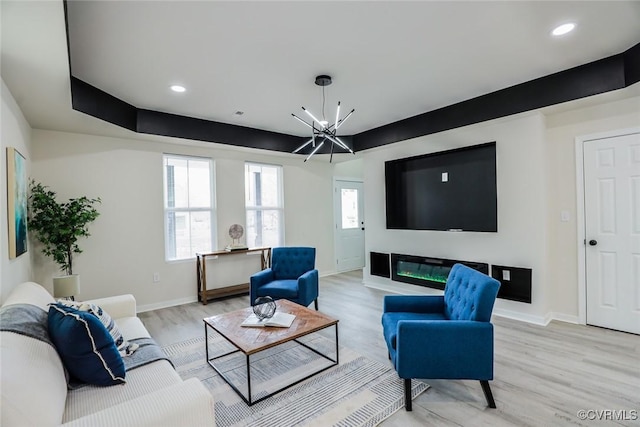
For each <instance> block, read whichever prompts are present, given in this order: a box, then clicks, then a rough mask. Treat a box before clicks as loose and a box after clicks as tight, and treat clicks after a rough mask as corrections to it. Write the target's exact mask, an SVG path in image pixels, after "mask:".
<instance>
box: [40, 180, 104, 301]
mask: <svg viewBox="0 0 640 427" xmlns="http://www.w3.org/2000/svg"><path fill="white" fill-rule="evenodd" d="M29 190H30V195H29V208H30V209H29V222H28V228H29V230H30V231H33V232H34V233H35V237H36V238H37V239H38V240H39V241H40V242H41V243H42V244H43V245H44V247H43V248H42V252H43V253H44V254H45V255H47V256H50V257H52V258H53V260H54V261H55V262H56V263H57V264H58V266H59V267H60V270H62V271H64V272H65V273H66V275H67V276H66V277H65V278H61V279H62V280H59V283H56V280H55V279H54V296H56V297H57V296H66V297H71V296H73V295H74V294H73V293H71V294H70V295H62V293H65V292H66V293H69V289H75V292H76V293H77V290H78V286H79V285H78V283H79V282H78V279H77V275H74V274H73V256H74V254H79V253H81V252H82V249H80V247H79V246H78V239H79V238H80V237H89V236H90V234H89V229H88V225H89V224H90V223H91V222H93V221H94V220H95V219H96V218H98V216H99V215H100V213H99V212H98V211H97V210H96V208H95V207H94V205H95V204H96V203H101V202H102V201H101V200H100V198H97V199H89V198H87V197H79V198H77V199H69V200H68V201H66V202H58V201H57V200H56V193H55V192H54V191H52V190H50V189H49V187H47V186H45V185H42V184H40V183H38V182H35V181H34V180H31V181H30V182H29ZM57 285H59V286H57ZM56 287H58V288H60V289H58V290H56ZM56 293H57V294H59V295H55V294H56Z"/></svg>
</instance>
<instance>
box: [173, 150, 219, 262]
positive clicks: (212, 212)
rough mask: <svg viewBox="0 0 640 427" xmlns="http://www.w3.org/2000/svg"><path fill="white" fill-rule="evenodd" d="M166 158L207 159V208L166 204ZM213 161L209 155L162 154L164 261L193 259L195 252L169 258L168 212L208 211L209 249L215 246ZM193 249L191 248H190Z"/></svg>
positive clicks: (215, 210)
mask: <svg viewBox="0 0 640 427" xmlns="http://www.w3.org/2000/svg"><path fill="white" fill-rule="evenodd" d="M167 159H179V160H187V161H188V160H197V161H207V162H208V163H209V188H210V191H211V194H210V195H209V196H210V199H209V200H210V201H211V203H210V205H209V207H208V208H206V207H204V208H203V207H199V208H190V207H187V208H175V207H173V208H170V207H168V206H167V190H168V188H167V168H166V163H167ZM215 182H216V180H215V162H214V161H213V159H211V158H210V157H199V156H187V155H182V154H171V153H164V154H163V155H162V185H163V187H162V199H163V200H162V204H163V216H164V218H163V223H164V254H165V255H164V256H165V261H167V262H180V261H189V260H193V259H195V257H196V255H195V252H194V253H192V255H191V256H189V257H186V258H170V256H169V255H170V254H169V242H170V239H171V237H170V236H169V224H168V222H167V217H168V215H167V214H168V213H169V212H209V213H210V215H211V248H209V249H210V251H213V250H214V248H215V247H216V246H217V223H218V221H217V209H216V197H215V196H216V187H215ZM191 250H192V251H193V248H192V249H191Z"/></svg>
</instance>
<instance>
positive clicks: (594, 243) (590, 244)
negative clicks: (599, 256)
mask: <svg viewBox="0 0 640 427" xmlns="http://www.w3.org/2000/svg"><path fill="white" fill-rule="evenodd" d="M597 244H598V241H597V240H593V239H591V240H589V246H595V245H597Z"/></svg>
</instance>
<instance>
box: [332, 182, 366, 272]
mask: <svg viewBox="0 0 640 427" xmlns="http://www.w3.org/2000/svg"><path fill="white" fill-rule="evenodd" d="M334 190H335V191H334V206H335V223H336V224H335V228H336V258H337V259H336V270H337V271H349V270H356V269H359V268H364V194H363V185H362V182H359V181H342V180H336V185H335V189H334Z"/></svg>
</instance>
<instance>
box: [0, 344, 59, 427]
mask: <svg viewBox="0 0 640 427" xmlns="http://www.w3.org/2000/svg"><path fill="white" fill-rule="evenodd" d="M0 354H2V357H1V358H0V372H2V386H1V387H0V390H1V393H2V411H0V412H2V418H1V419H0V425H2V426H3V427H12V426H20V427H23V426H42V427H45V426H53V425H59V424H60V422H61V421H62V413H63V411H64V403H65V399H66V397H67V381H66V378H65V374H64V368H63V367H62V361H61V360H60V357H59V356H58V353H57V352H56V350H55V349H54V348H53V347H52V346H51V345H49V344H47V343H45V342H42V341H39V340H36V339H34V338H29V337H26V336H24V335H20V334H16V333H13V332H0Z"/></svg>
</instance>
